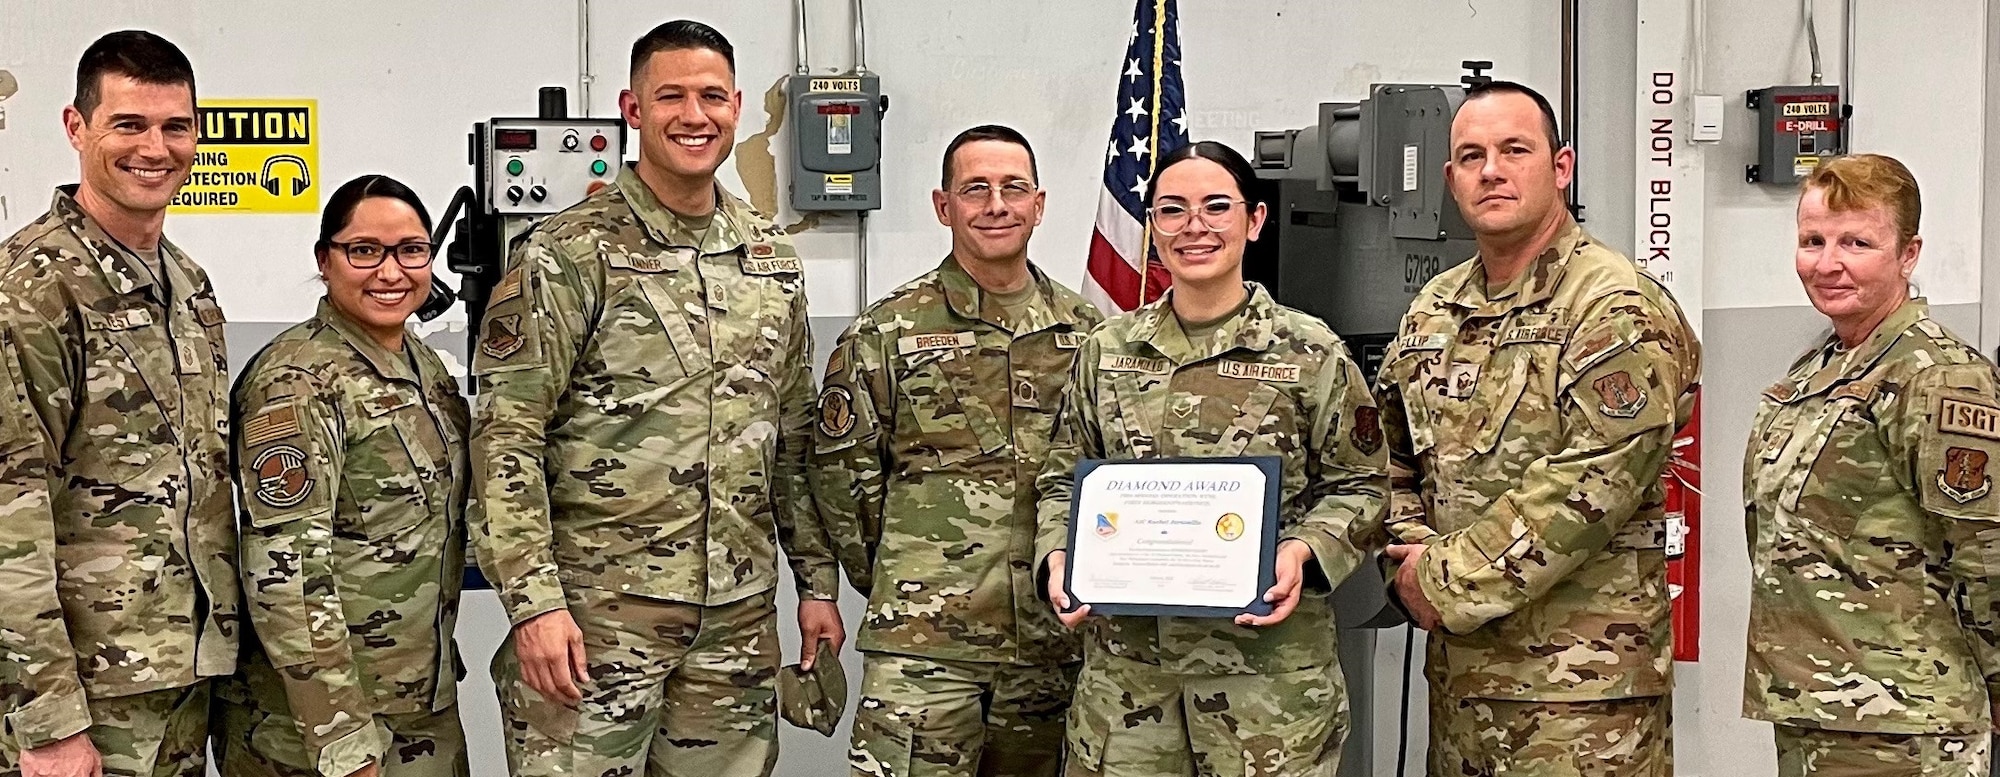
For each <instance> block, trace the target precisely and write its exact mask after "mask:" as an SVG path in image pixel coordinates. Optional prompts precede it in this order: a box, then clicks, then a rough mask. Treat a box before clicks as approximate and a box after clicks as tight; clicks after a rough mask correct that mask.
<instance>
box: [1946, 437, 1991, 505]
mask: <svg viewBox="0 0 2000 777" xmlns="http://www.w3.org/2000/svg"><path fill="white" fill-rule="evenodd" d="M1989 463H1991V461H1990V460H1989V458H1988V456H1987V454H1986V451H1982V450H1979V449H1977V448H1958V447H1952V448H1946V449H1945V451H1944V468H1943V469H1941V470H1939V471H1938V473H1937V487H1938V491H1940V492H1942V493H1943V494H1944V495H1945V496H1947V497H1950V498H1951V501H1954V502H1957V503H1959V504H1965V503H1967V502H1971V501H1973V500H1976V499H1978V498H1980V497H1983V496H1985V495H1986V494H1987V493H1989V492H1991V491H1992V490H1993V477H1992V476H1991V475H1988V474H1986V465H1987V464H1989Z"/></svg>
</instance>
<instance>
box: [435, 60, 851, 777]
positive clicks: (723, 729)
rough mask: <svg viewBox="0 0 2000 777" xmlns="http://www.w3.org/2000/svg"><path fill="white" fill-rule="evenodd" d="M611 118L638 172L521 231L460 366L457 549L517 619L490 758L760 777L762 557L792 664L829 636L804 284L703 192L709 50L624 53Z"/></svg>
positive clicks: (714, 95)
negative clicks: (787, 590) (782, 606)
mask: <svg viewBox="0 0 2000 777" xmlns="http://www.w3.org/2000/svg"><path fill="white" fill-rule="evenodd" d="M619 104H620V106H621V108H622V109H623V112H624V116H625V120H626V121H627V123H629V124H630V125H632V126H634V127H637V128H638V132H639V136H640V151H639V161H638V164H637V166H636V167H628V168H626V169H623V170H621V171H620V172H619V175H618V180H617V182H616V183H615V184H614V185H612V186H609V187H607V188H605V189H604V190H602V191H600V192H598V193H596V194H594V195H592V196H590V197H589V198H588V199H586V200H584V201H583V202H582V203H580V204H578V205H577V206H575V207H573V208H570V209H569V210H567V211H565V212H563V213H562V214H560V215H557V216H555V217H553V218H550V219H549V220H547V221H545V222H543V223H542V224H541V225H539V226H538V227H537V228H536V229H535V231H534V232H533V233H532V234H531V235H530V236H529V237H528V239H527V242H526V244H525V245H523V246H522V247H521V248H520V249H519V250H518V251H516V253H515V255H514V258H513V263H512V267H511V269H510V270H509V271H508V272H507V274H506V276H505V277H504V278H503V280H502V282H501V283H499V284H498V285H497V286H496V288H495V289H494V292H493V296H492V300H491V302H490V303H489V305H490V306H489V307H488V309H487V311H486V317H485V324H484V326H485V332H484V336H483V339H482V340H481V342H480V345H479V349H478V353H477V354H476V355H475V365H474V371H475V373H476V374H477V376H478V381H479V392H478V397H477V408H476V410H475V421H474V428H475V431H474V437H473V449H472V461H473V468H474V471H475V477H474V484H475V485H474V486H473V489H474V492H475V493H476V494H477V500H478V507H477V509H476V510H475V511H474V516H473V525H474V529H475V535H474V541H475V549H476V550H477V551H478V554H479V560H480V564H481V566H482V568H483V569H484V570H485V571H486V575H487V577H488V578H489V579H491V580H492V581H493V582H494V585H495V586H496V587H497V588H498V590H499V593H500V598H501V602H502V604H503V605H504V606H505V607H506V608H507V612H508V615H509V617H510V618H511V619H512V620H513V623H514V624H515V628H514V631H513V633H512V635H511V636H510V637H509V639H508V644H507V645H506V646H504V647H502V648H501V650H500V651H499V653H498V654H497V655H496V656H495V668H494V675H495V677H494V680H495V683H496V685H498V686H499V691H500V696H501V702H502V708H503V714H504V715H505V717H506V720H507V735H508V760H509V762H510V763H511V765H512V767H513V770H514V774H516V775H517V776H518V775H539V774H566V775H579V774H580V775H590V776H592V777H595V776H596V775H617V774H629V773H636V772H640V771H644V772H646V773H648V774H654V775H700V777H733V776H735V775H761V774H768V773H769V771H770V769H771V767H772V765H773V764H774V763H775V762H776V759H777V743H776V738H777V712H776V710H777V707H776V699H775V687H776V680H777V674H778V664H779V656H778V639H777V615H776V602H777V594H776V591H775V590H774V589H775V586H776V585H777V583H778V570H777V560H778V553H777V551H778V549H777V545H778V543H782V544H784V545H785V550H786V552H787V554H788V555H789V556H790V559H791V563H792V570H793V572H794V574H795V575H796V576H797V579H798V586H799V598H800V604H799V628H800V631H801V633H802V635H803V637H804V639H803V643H804V644H803V650H804V654H805V656H806V659H805V663H808V664H809V663H810V662H811V656H812V655H813V654H814V653H815V651H816V648H817V647H818V642H819V641H820V640H823V639H824V640H831V641H833V642H834V643H835V646H836V647H838V644H839V642H840V641H841V640H842V638H843V635H842V632H841V625H840V613H839V609H838V607H837V605H836V604H835V599H836V598H837V597H838V586H839V583H840V578H839V571H838V567H837V566H836V565H835V562H834V560H833V558H832V556H831V554H830V553H828V551H827V550H826V547H825V532H824V530H823V529H822V528H821V527H820V524H819V522H818V518H817V516H816V515H815V512H814V508H813V505H812V494H811V492H810V490H809V488H808V486H807V479H806V473H805V467H806V457H807V456H808V454H809V453H810V451H809V448H810V446H811V444H812V423H813V386H812V372H811V370H812V367H811V364H810V363H809V361H810V359H811V358H812V338H811V335H810V334H809V332H808V331H807V328H806V298H805V289H804V286H805V284H804V278H803V276H802V269H803V268H802V266H801V262H800V260H799V257H798V256H797V254H796V253H795V252H794V251H793V249H792V246H791V243H790V241H789V240H788V239H787V238H786V237H785V235H784V234H783V232H782V231H781V230H779V229H778V228H777V227H775V226H773V225H772V224H771V223H770V222H769V221H768V220H766V219H765V218H764V217H763V216H760V215H758V214H757V213H755V212H754V211H752V210H751V209H750V208H749V206H747V205H745V204H744V203H743V202H742V201H741V200H739V199H737V198H735V197H734V196H732V195H730V194H729V193H727V192H724V191H722V190H721V188H720V187H719V186H717V185H716V183H715V177H714V173H715V170H716V168H717V167H719V166H720V165H721V164H722V160H723V159H724V158H726V157H727V156H728V151H729V144H730V142H731V139H732V138H733V137H734V135H733V133H734V131H735V126H736V118H737V113H738V110H739V109H740V107H741V104H742V94H741V93H740V92H738V91H737V90H736V86H735V64H734V57H733V50H732V49H731V48H730V46H729V42H728V41H727V40H725V39H723V37H722V36H721V34H720V33H717V32H716V31H715V30H713V29H711V28H709V27H707V26H706V25H702V24H699V23H696V22H688V21H676V22H669V23H667V24H664V25H661V26H660V27H658V28H656V29H654V30H653V31H652V32H650V33H648V34H647V35H646V36H644V37H642V38H640V40H639V41H638V43H636V44H634V46H633V56H632V88H631V89H630V90H627V91H626V92H624V93H623V94H621V95H620V96H619ZM774 532H775V533H776V535H777V536H776V539H777V542H773V533H774Z"/></svg>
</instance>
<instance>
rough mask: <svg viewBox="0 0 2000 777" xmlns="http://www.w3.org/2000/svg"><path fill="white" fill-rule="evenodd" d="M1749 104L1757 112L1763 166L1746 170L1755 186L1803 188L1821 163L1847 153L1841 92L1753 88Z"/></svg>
mask: <svg viewBox="0 0 2000 777" xmlns="http://www.w3.org/2000/svg"><path fill="white" fill-rule="evenodd" d="M1744 105H1745V107H1748V108H1750V109H1752V110H1755V111H1756V112H1757V163H1756V164H1754V165H1750V166H1749V167H1748V168H1746V169H1745V170H1744V171H1743V177H1744V179H1745V180H1747V181H1749V182H1751V183H1771V184H1783V185H1787V186H1792V185H1797V184H1798V182H1799V181H1801V180H1804V179H1805V177H1806V176H1808V175H1812V171H1813V170H1814V169H1817V168H1818V167H1819V163H1820V162H1822V161H1825V160H1826V159H1828V158H1830V157H1835V156H1839V155H1841V154H1844V153H1846V152H1847V136H1846V134H1845V133H1844V132H1843V127H1842V126H1841V125H1842V124H1843V121H1842V119H1844V118H1845V116H1846V113H1847V111H1846V109H1845V107H1844V105H1843V104H1842V102H1841V100H1840V87H1837V86H1769V87H1765V88H1763V89H1752V90H1750V91H1749V92H1748V93H1747V94H1746V95H1745V96H1744Z"/></svg>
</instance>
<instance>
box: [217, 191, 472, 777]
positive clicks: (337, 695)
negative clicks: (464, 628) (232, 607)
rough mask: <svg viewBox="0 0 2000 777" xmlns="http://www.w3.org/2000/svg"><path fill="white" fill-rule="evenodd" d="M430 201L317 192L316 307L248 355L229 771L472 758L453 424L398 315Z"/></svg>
mask: <svg viewBox="0 0 2000 777" xmlns="http://www.w3.org/2000/svg"><path fill="white" fill-rule="evenodd" d="M430 226H431V223H430V216H429V215H428V214H427V213H426V212H425V210H424V206H423V203H422V202H421V201H419V200H418V199H417V196H416V194H415V193H414V192H411V191H410V190H409V188H408V187H406V186H404V185H403V184H401V183H398V182H396V181H395V180H393V179H390V178H387V177H384V176H379V175H369V176H363V177H361V178H357V179H355V180H353V181H350V182H348V183H347V184H346V185H344V186H342V187H340V189H339V190H337V191H335V192H334V193H333V196H332V198H331V199H330V200H329V201H328V203H327V208H326V212H325V214H324V216H323V217H322V219H321V226H320V240H319V243H318V245H317V246H316V247H315V253H316V254H317V257H318V260H319V271H320V275H321V277H322V278H323V279H324V280H325V282H326V296H325V297H324V298H323V299H321V300H320V304H319V312H318V313H317V314H315V315H314V316H313V318H312V319H311V320H309V321H306V322H305V323H302V324H299V325H297V326H294V327H292V328H291V329H289V330H287V331H286V332H285V333H284V334H281V335H279V336H278V338H277V339H276V340H274V341H272V343H271V344H270V345H269V346H267V347H265V349H264V350H263V351H262V352H260V353H258V354H257V356H256V357H255V358H254V359H252V360H251V363H250V365H249V367H248V368H247V369H246V370H245V372H244V375H243V378H242V379H241V381H240V382H239V383H238V384H237V387H236V390H235V396H234V403H233V407H234V418H235V424H234V429H235V437H234V440H233V453H234V455H235V459H236V461H235V472H236V476H237V484H238V489H239V492H240V493H239V497H238V500H239V503H240V504H241V505H242V507H243V511H242V514H241V520H242V527H241V530H242V561H243V583H244V586H245V588H244V594H245V596H246V598H247V605H248V610H249V613H250V622H251V625H252V627H253V631H254V633H255V638H254V639H246V640H244V643H245V647H244V651H243V652H244V659H243V668H242V670H241V671H240V672H239V673H238V674H237V676H236V677H235V678H234V679H233V681H232V682H230V683H227V684H225V685H224V687H223V689H221V690H218V691H217V697H218V699H217V706H218V708H219V712H218V713H217V716H216V717H217V724H218V726H217V745H216V751H217V754H218V761H219V763H220V766H221V771H222V773H223V774H224V775H225V776H226V777H238V776H239V775H242V776H245V777H247V776H250V775H256V776H258V777H294V776H296V777H311V776H313V775H317V776H318V777H344V776H345V775H350V774H358V775H362V777H374V776H375V775H377V774H381V775H385V776H387V775H403V776H406V777H432V776H434V775H435V776H438V777H444V776H446V775H464V774H466V773H467V767H466V758H465V735H464V732H463V730H462V729H461V728H460V726H459V721H458V708H457V704H456V701H457V699H456V691H457V681H458V672H459V663H458V658H457V655H456V651H455V650H454V648H453V645H452V628H453V625H454V623H455V621H456V620H457V616H458V595H459V585H460V579H461V576H462V575H463V570H464V566H465V521H464V512H463V505H464V501H465V481H466V466H467V465H466V450H465V444H464V440H465V435H466V425H467V422H468V418H467V415H468V414H467V409H466V405H465V400H464V398H463V397H462V396H461V395H460V394H459V390H458V383H457V381H456V380H454V379H453V378H452V377H451V376H450V375H449V374H447V373H446V371H445V366H444V362H443V360H441V359H440V358H439V357H438V354H437V353H436V352H435V351H432V350H431V348H430V347H429V346H427V345H424V344H423V342H422V341H420V340H418V339H417V338H416V337H415V336H414V335H413V334H411V333H409V332H408V331H406V330H405V328H404V323H405V322H406V321H407V320H408V319H409V316H410V314H411V313H413V312H415V311H416V309H417V308H418V307H420V306H421V305H422V304H423V302H424V300H425V299H426V298H427V296H428V295H429V293H430V285H431V259H432V254H433V248H434V246H432V245H431V242H430Z"/></svg>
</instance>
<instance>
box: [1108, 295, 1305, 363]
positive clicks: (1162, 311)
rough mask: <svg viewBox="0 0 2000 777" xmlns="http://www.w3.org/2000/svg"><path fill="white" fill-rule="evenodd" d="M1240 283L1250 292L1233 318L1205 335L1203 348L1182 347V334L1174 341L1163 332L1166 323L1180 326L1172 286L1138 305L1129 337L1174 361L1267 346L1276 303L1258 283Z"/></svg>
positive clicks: (1271, 340)
mask: <svg viewBox="0 0 2000 777" xmlns="http://www.w3.org/2000/svg"><path fill="white" fill-rule="evenodd" d="M1243 286H1244V288H1245V289H1247V290H1248V291H1249V292H1250V300H1249V302H1248V303H1246V304H1245V305H1244V306H1243V310H1242V312H1239V313H1237V314H1236V317H1235V318H1232V319H1230V320H1229V321H1228V323H1225V324H1223V325H1222V328H1221V329H1218V330H1216V331H1215V333H1214V334H1213V335H1210V336H1209V338H1208V342H1209V347H1208V349H1207V350H1206V351H1183V350H1182V349H1181V347H1179V344H1180V343H1181V342H1185V341H1186V338H1176V340H1178V341H1179V342H1175V341H1173V340H1169V339H1168V338H1166V337H1165V336H1164V332H1165V331H1166V328H1167V327H1169V326H1173V327H1179V326H1180V323H1179V322H1177V321H1175V320H1173V318H1174V306H1173V297H1174V290H1173V289H1172V288H1169V289H1167V293H1165V294H1162V295H1160V298H1159V299H1157V300H1154V301H1153V303H1152V304H1150V305H1147V306H1146V307H1143V308H1140V309H1139V311H1138V313H1137V315H1138V317H1139V320H1138V324H1137V325H1136V326H1135V327H1133V330H1132V339H1133V340H1134V341H1135V342H1144V343H1146V344H1147V345H1148V346H1151V347H1152V349H1153V350H1154V351H1157V352H1158V353H1159V354H1160V355H1161V356H1165V357H1167V358H1168V359H1170V360H1172V361H1173V362H1174V363H1175V364H1177V365H1178V364H1189V363H1192V362H1197V361H1202V360H1204V359H1209V358H1213V357H1216V356H1221V355H1222V354H1225V353H1228V352H1230V351H1233V350H1236V349H1238V348H1242V349H1245V350H1250V351H1256V352H1260V353H1261V352H1263V351H1267V350H1270V349H1271V346H1272V345H1273V344H1275V343H1276V342H1277V317H1278V303H1277V301H1276V300H1274V299H1272V298H1271V294H1270V292H1267V291H1265V290H1264V286H1263V285H1262V284H1259V283H1257V282H1255V281H1249V282H1245V283H1244V284H1243Z"/></svg>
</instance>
